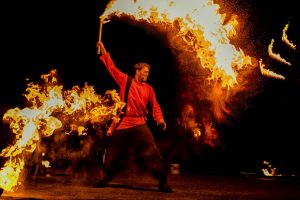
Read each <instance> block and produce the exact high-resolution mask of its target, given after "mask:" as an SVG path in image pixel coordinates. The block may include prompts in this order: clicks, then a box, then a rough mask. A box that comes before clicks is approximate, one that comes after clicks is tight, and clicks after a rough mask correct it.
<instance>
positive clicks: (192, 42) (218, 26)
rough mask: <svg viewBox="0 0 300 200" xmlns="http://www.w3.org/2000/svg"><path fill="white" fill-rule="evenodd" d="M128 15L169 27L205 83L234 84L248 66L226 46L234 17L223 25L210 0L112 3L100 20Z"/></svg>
mask: <svg viewBox="0 0 300 200" xmlns="http://www.w3.org/2000/svg"><path fill="white" fill-rule="evenodd" d="M122 14H123V15H129V16H132V17H134V18H135V20H139V21H142V20H143V21H146V22H147V23H151V24H155V25H158V26H170V27H171V29H170V31H174V30H177V31H178V33H177V36H178V37H179V38H181V39H182V40H183V41H184V42H185V44H186V45H188V46H189V48H191V49H192V50H193V51H194V52H195V53H196V54H197V58H198V59H199V60H200V62H201V66H202V67H203V68H207V69H209V70H210V72H211V75H210V77H209V80H216V79H220V80H221V81H222V86H223V87H228V88H230V87H232V86H233V85H234V84H236V83H237V80H236V75H237V70H239V69H242V68H243V67H245V66H247V65H249V64H251V58H250V57H249V56H246V55H245V54H244V52H243V51H242V50H241V49H237V48H236V47H235V46H233V45H232V44H231V43H230V38H232V37H233V36H235V35H236V30H235V27H236V26H237V25H238V21H237V16H236V15H234V16H232V17H231V18H230V19H229V20H228V21H226V23H225V17H226V15H225V14H221V13H219V5H218V4H215V3H213V1H212V0H190V1H188V3H187V2H186V1H182V0H176V1H175V0H164V1H163V0H152V1H149V0H139V1H135V0H126V1H125V0H124V1H121V0H119V1H118V0H115V1H110V2H109V4H108V5H107V7H106V10H105V11H104V13H103V15H102V16H101V17H102V18H103V20H105V19H106V20H107V19H109V18H110V17H111V16H119V17H120V16H121V15H122Z"/></svg>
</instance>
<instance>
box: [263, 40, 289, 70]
mask: <svg viewBox="0 0 300 200" xmlns="http://www.w3.org/2000/svg"><path fill="white" fill-rule="evenodd" d="M274 41H275V40H274V39H272V40H271V43H270V44H269V46H268V53H269V56H270V57H271V58H273V59H274V60H277V61H279V62H281V63H283V64H285V65H288V66H291V63H290V62H288V61H286V60H285V59H284V58H281V56H280V54H279V53H278V54H275V53H273V45H274Z"/></svg>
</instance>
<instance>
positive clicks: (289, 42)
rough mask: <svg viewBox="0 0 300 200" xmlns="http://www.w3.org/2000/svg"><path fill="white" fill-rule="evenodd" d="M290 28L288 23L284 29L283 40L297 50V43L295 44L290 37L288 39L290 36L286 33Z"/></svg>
mask: <svg viewBox="0 0 300 200" xmlns="http://www.w3.org/2000/svg"><path fill="white" fill-rule="evenodd" d="M288 28H289V24H286V25H285V26H284V28H283V30H282V37H281V39H282V41H283V42H284V43H285V44H286V45H287V46H288V47H290V48H292V49H293V50H296V45H295V44H293V43H292V42H291V41H290V40H289V39H288V36H287V34H286V32H287V30H288Z"/></svg>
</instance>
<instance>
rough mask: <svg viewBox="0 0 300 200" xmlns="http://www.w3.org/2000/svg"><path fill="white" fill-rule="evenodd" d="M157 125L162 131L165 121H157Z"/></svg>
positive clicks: (164, 128) (165, 126) (165, 125)
mask: <svg viewBox="0 0 300 200" xmlns="http://www.w3.org/2000/svg"><path fill="white" fill-rule="evenodd" d="M157 125H158V126H159V127H161V128H162V129H163V131H165V130H166V128H167V124H166V122H165V121H164V120H160V121H159V122H158V123H157Z"/></svg>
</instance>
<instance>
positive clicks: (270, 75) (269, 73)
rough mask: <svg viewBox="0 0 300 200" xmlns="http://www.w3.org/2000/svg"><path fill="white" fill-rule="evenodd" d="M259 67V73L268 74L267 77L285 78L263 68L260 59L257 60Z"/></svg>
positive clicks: (263, 65)
mask: <svg viewBox="0 0 300 200" xmlns="http://www.w3.org/2000/svg"><path fill="white" fill-rule="evenodd" d="M259 68H260V72H261V74H262V75H264V76H268V77H271V78H275V79H280V80H285V77H284V76H282V75H280V74H277V73H275V72H273V71H271V70H269V69H265V64H264V63H263V61H262V59H260V60H259Z"/></svg>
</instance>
